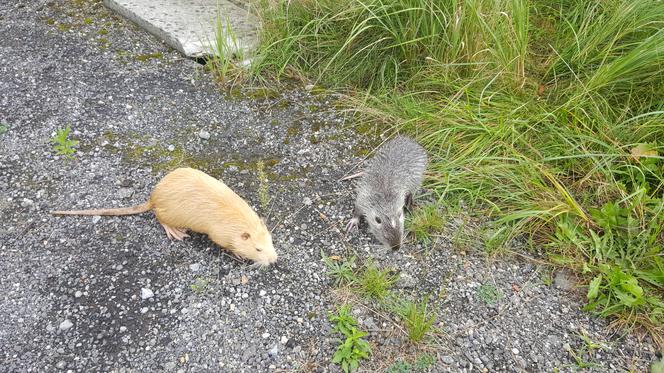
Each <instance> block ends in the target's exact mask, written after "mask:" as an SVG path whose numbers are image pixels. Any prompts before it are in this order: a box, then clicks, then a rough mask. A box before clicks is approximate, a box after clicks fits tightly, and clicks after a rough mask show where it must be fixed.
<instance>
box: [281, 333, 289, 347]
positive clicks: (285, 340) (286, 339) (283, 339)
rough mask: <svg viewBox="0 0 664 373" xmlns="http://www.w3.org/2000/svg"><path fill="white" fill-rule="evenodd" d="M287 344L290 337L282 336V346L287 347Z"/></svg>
mask: <svg viewBox="0 0 664 373" xmlns="http://www.w3.org/2000/svg"><path fill="white" fill-rule="evenodd" d="M286 343H288V337H286V336H285V335H282V336H281V344H284V345H285V344H286Z"/></svg>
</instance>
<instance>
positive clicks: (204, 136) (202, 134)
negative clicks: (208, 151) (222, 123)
mask: <svg viewBox="0 0 664 373" xmlns="http://www.w3.org/2000/svg"><path fill="white" fill-rule="evenodd" d="M198 137H200V138H201V139H203V140H208V139H209V138H210V132H208V131H206V130H201V132H199V133H198Z"/></svg>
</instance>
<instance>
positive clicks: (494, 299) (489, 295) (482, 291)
mask: <svg viewBox="0 0 664 373" xmlns="http://www.w3.org/2000/svg"><path fill="white" fill-rule="evenodd" d="M477 297H478V298H480V299H481V300H482V301H483V302H484V303H486V304H488V305H494V304H496V303H498V301H499V300H501V299H502V298H503V297H504V295H503V292H502V291H500V290H499V289H498V288H496V287H495V286H493V285H491V284H482V285H480V287H479V289H477Z"/></svg>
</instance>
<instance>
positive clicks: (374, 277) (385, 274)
mask: <svg viewBox="0 0 664 373" xmlns="http://www.w3.org/2000/svg"><path fill="white" fill-rule="evenodd" d="M391 272H392V271H391V270H390V269H389V268H385V269H382V270H380V269H378V268H376V266H375V265H374V264H373V263H371V262H369V263H367V264H366V265H365V267H364V271H362V273H361V274H360V275H359V276H358V283H359V285H360V291H361V292H362V293H363V294H365V295H367V296H369V297H371V298H374V299H378V300H381V299H384V298H385V297H386V296H387V295H388V294H389V290H390V288H391V287H392V285H394V283H395V282H396V281H397V280H398V279H399V276H398V275H394V274H392V273H391Z"/></svg>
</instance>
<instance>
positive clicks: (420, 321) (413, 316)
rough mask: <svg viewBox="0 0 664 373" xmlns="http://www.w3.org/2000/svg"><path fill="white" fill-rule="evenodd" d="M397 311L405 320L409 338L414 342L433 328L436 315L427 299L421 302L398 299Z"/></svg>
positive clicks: (420, 339)
mask: <svg viewBox="0 0 664 373" xmlns="http://www.w3.org/2000/svg"><path fill="white" fill-rule="evenodd" d="M397 302H399V303H398V305H397V306H396V313H397V314H398V315H399V316H400V317H401V319H402V320H403V323H404V326H405V327H406V330H407V331H408V338H409V339H410V340H411V341H413V342H420V341H422V339H423V338H424V337H425V336H426V334H427V333H428V332H429V330H430V329H431V326H432V325H433V323H434V321H435V315H433V313H432V312H431V311H430V310H427V308H428V302H427V299H422V300H420V301H419V302H412V301H397Z"/></svg>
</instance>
